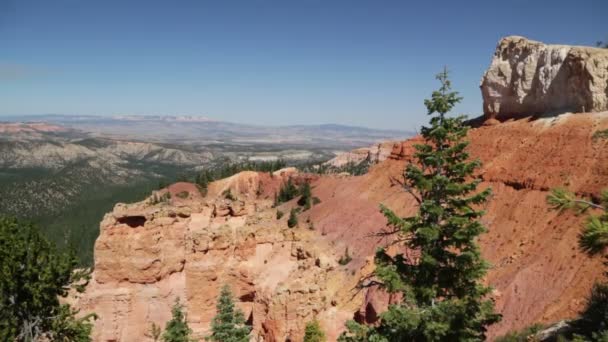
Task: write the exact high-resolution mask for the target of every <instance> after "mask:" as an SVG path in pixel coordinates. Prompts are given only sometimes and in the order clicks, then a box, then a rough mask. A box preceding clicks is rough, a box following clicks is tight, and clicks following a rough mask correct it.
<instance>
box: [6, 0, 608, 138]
mask: <svg viewBox="0 0 608 342" xmlns="http://www.w3.org/2000/svg"><path fill="white" fill-rule="evenodd" d="M607 13H608V1H607V0H577V1H572V0H501V1H493V0H485V1H466V0H460V1H451V0H450V1H447V0H446V1H405V0H402V1H382V0H369V1H358V0H348V1H333V0H318V1H316V0H299V1H295V0H293V1H292V0H281V1H270V0H267V1H262V0H259V1H258V0H243V1H231V0H215V1H203V0H192V1H180V0H165V1H154V0H145V1H134V0H39V1H31V0H0V43H1V45H0V46H1V48H0V116H1V115H22V114H44V113H61V114H101V115H112V114H168V115H173V114H188V115H204V116H208V117H211V118H214V119H220V120H228V121H234V122H244V123H258V124H302V123H303V124H311V123H330V122H331V123H341V124H351V125H363V126H369V127H379V128H403V129H412V128H415V127H416V126H418V125H419V124H421V123H423V122H426V118H425V109H424V106H423V99H424V98H425V97H427V96H428V95H429V93H430V92H431V91H432V90H433V89H435V88H436V86H437V84H436V82H435V80H434V79H433V75H434V74H435V73H436V72H438V71H439V70H440V69H441V68H442V66H443V65H444V64H445V65H448V67H449V68H450V69H451V70H452V78H453V83H454V87H455V88H456V90H459V91H461V94H462V95H463V96H464V98H465V99H464V102H463V103H462V105H461V106H459V108H458V112H462V113H469V114H471V115H478V114H480V112H481V95H480V92H479V88H478V86H479V80H480V78H481V76H482V74H483V71H484V70H485V69H486V68H487V66H488V65H489V63H490V59H491V56H492V53H493V52H494V48H495V46H496V43H497V41H498V40H499V38H500V37H502V36H505V35H512V34H517V35H524V36H527V37H529V38H532V39H536V40H541V41H545V42H549V43H564V44H578V45H593V44H594V43H595V42H596V41H597V40H606V39H608V21H607V20H606V14H607Z"/></svg>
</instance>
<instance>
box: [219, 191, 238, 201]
mask: <svg viewBox="0 0 608 342" xmlns="http://www.w3.org/2000/svg"><path fill="white" fill-rule="evenodd" d="M222 196H224V198H225V199H227V200H231V201H236V197H234V195H233V194H232V191H231V190H230V189H226V190H224V192H222Z"/></svg>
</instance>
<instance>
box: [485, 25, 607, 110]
mask: <svg viewBox="0 0 608 342" xmlns="http://www.w3.org/2000/svg"><path fill="white" fill-rule="evenodd" d="M481 93H482V96H483V111H484V114H485V115H486V117H487V118H496V119H499V120H505V119H509V118H518V117H523V116H530V115H537V114H548V113H559V112H579V113H580V112H598V111H604V110H607V109H608V49H600V48H592V47H579V46H568V45H546V44H543V43H541V42H536V41H532V40H528V39H526V38H523V37H518V36H510V37H506V38H503V39H502V40H501V41H500V42H499V43H498V46H497V47H496V52H495V53H494V57H493V59H492V64H491V65H490V67H489V69H488V70H487V71H486V73H485V74H484V76H483V78H482V80H481Z"/></svg>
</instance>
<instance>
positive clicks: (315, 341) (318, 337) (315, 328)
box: [304, 319, 326, 342]
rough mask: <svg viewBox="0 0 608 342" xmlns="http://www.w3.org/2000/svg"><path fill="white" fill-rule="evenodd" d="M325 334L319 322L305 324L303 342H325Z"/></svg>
mask: <svg viewBox="0 0 608 342" xmlns="http://www.w3.org/2000/svg"><path fill="white" fill-rule="evenodd" d="M325 341H326V338H325V333H324V332H323V330H322V329H321V325H320V324H319V321H317V320H316V319H315V320H314V321H312V322H308V323H306V329H305V330H304V342H325Z"/></svg>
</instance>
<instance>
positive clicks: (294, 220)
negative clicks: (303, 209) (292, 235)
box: [287, 208, 298, 228]
mask: <svg viewBox="0 0 608 342" xmlns="http://www.w3.org/2000/svg"><path fill="white" fill-rule="evenodd" d="M297 225H298V212H297V210H296V209H295V208H293V209H291V211H290V212H289V218H288V219H287V227H289V228H293V227H295V226H297Z"/></svg>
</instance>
